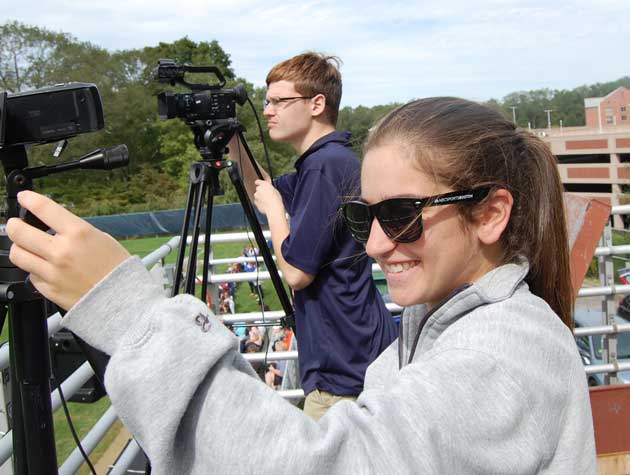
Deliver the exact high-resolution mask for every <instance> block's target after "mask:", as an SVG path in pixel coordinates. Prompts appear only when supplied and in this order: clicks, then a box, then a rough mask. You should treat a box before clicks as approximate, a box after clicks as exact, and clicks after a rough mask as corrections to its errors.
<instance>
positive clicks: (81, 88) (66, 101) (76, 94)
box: [0, 82, 105, 149]
mask: <svg viewBox="0 0 630 475" xmlns="http://www.w3.org/2000/svg"><path fill="white" fill-rule="evenodd" d="M104 124H105V121H104V119H103V106H102V104H101V97H100V95H99V93H98V89H97V88H96V86H95V85H94V84H88V83H80V82H77V83H67V84H57V85H55V86H50V87H45V88H41V89H36V90H34V91H28V92H20V93H16V94H10V95H9V94H8V93H7V92H1V93H0V149H2V148H5V147H9V146H13V145H27V144H42V143H48V142H55V141H58V140H62V139H67V138H70V137H74V136H75V135H78V134H83V133H87V132H94V131H96V130H100V129H102V128H103V126H104Z"/></svg>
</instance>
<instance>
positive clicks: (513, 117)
mask: <svg viewBox="0 0 630 475" xmlns="http://www.w3.org/2000/svg"><path fill="white" fill-rule="evenodd" d="M510 109H512V122H514V123H515V124H516V106H510Z"/></svg>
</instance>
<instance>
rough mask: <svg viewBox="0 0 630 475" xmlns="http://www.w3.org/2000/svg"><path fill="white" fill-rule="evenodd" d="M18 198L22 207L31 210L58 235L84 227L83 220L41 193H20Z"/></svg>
mask: <svg viewBox="0 0 630 475" xmlns="http://www.w3.org/2000/svg"><path fill="white" fill-rule="evenodd" d="M17 198H18V203H20V206H22V207H23V208H26V209H27V210H29V211H30V212H31V213H33V214H34V215H35V216H37V217H38V218H39V219H40V220H41V221H43V222H44V223H46V224H47V225H48V226H49V227H50V228H51V229H54V230H55V231H56V232H57V233H63V232H64V231H65V230H68V229H72V228H73V227H76V226H82V225H83V220H82V219H81V218H79V217H78V216H75V215H74V214H72V213H71V212H70V211H68V210H67V209H66V208H64V207H63V206H61V205H59V204H57V203H55V202H54V201H53V200H51V199H50V198H47V197H45V196H43V195H40V194H39V193H35V192H34V191H22V192H20V193H18V196H17Z"/></svg>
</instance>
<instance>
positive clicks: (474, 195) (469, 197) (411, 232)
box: [341, 187, 490, 244]
mask: <svg viewBox="0 0 630 475" xmlns="http://www.w3.org/2000/svg"><path fill="white" fill-rule="evenodd" d="M489 191H490V188H489V187H485V188H476V189H474V190H468V191H453V192H450V193H445V194H442V195H435V196H430V197H428V198H392V199H389V200H384V201H380V202H378V203H375V204H373V205H368V204H366V203H364V202H362V201H349V202H347V203H344V204H343V205H342V206H341V213H342V216H343V218H344V221H345V222H346V225H347V226H348V228H349V229H350V233H351V234H352V237H354V239H356V240H357V241H358V242H360V243H363V244H365V243H366V242H367V240H368V238H369V237H370V229H371V228H372V221H373V220H374V218H376V219H378V222H379V224H380V225H381V228H382V229H383V232H384V233H385V235H386V236H387V237H388V238H390V239H391V240H393V241H396V242H399V243H410V242H414V241H417V240H418V239H420V236H422V229H423V227H422V210H423V209H424V208H427V207H429V206H441V205H448V204H453V203H468V202H477V201H481V200H482V199H484V198H485V197H486V196H487V195H488V192H489Z"/></svg>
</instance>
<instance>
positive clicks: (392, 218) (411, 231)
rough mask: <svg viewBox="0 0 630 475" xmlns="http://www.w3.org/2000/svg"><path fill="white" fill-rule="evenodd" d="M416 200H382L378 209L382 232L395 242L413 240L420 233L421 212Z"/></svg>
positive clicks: (416, 238) (418, 236)
mask: <svg viewBox="0 0 630 475" xmlns="http://www.w3.org/2000/svg"><path fill="white" fill-rule="evenodd" d="M416 203H417V200H410V201H408V202H407V201H403V200H395V201H394V200H391V201H389V202H388V201H384V202H382V203H381V206H380V208H379V210H378V221H379V223H380V224H381V227H382V228H383V232H384V233H385V234H386V235H387V236H388V237H389V238H390V239H393V240H394V241H396V242H400V243H409V242H414V241H416V240H418V239H419V238H420V236H421V235H422V214H421V210H420V209H418V206H417V205H416Z"/></svg>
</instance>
